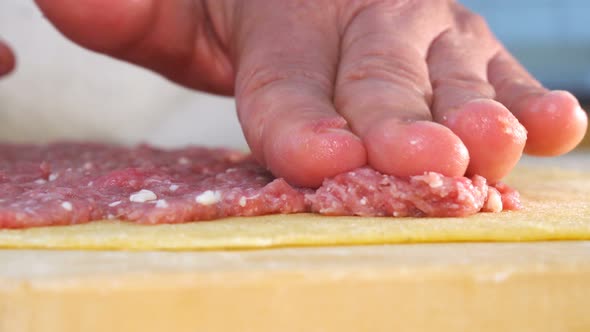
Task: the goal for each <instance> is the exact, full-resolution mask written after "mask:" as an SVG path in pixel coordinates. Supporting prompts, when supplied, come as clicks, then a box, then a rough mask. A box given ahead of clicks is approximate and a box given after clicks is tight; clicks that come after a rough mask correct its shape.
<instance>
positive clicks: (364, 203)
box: [360, 196, 367, 205]
mask: <svg viewBox="0 0 590 332" xmlns="http://www.w3.org/2000/svg"><path fill="white" fill-rule="evenodd" d="M360 203H361V205H367V198H366V197H364V196H363V198H361V200H360Z"/></svg>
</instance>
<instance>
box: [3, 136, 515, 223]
mask: <svg viewBox="0 0 590 332" xmlns="http://www.w3.org/2000/svg"><path fill="white" fill-rule="evenodd" d="M518 208H520V200H519V196H518V193H517V192H516V191H514V190H512V189H510V188H509V187H507V186H506V185H503V184H498V185H495V186H488V185H487V184H486V180H485V179H484V178H482V177H480V176H474V177H473V178H471V179H469V178H464V177H458V178H451V177H444V176H442V175H440V174H437V173H427V174H424V175H420V176H413V177H406V178H400V177H394V176H388V175H383V174H380V173H378V172H377V171H375V170H372V169H370V168H361V169H357V170H354V171H351V172H348V173H344V174H341V175H338V176H336V177H334V178H332V179H327V180H326V181H325V182H324V184H323V185H322V186H321V187H320V188H319V189H317V190H312V189H307V188H294V187H292V186H290V185H289V184H288V183H287V182H285V181H284V180H283V179H276V178H274V177H273V176H272V174H270V173H269V172H268V171H266V170H265V169H264V168H262V167H261V166H259V165H258V164H257V163H256V162H255V161H254V159H253V158H252V157H251V156H249V155H246V154H242V153H239V152H236V151H231V150H225V149H207V148H202V147H189V148H184V149H176V150H161V149H157V148H154V147H150V146H145V145H142V146H138V147H134V148H127V147H121V146H113V145H103V144H79V143H60V144H52V145H46V146H37V145H15V144H2V145H0V227H1V228H23V227H33V226H46V225H68V224H77V223H84V222H89V221H93V220H103V219H117V220H129V221H136V222H139V223H144V224H157V223H181V222H187V221H197V220H211V219H218V218H223V217H228V216H254V215H264V214H273V213H297V212H317V213H321V214H327V215H359V216H400V217H401V216H435V217H451V216H455V217H457V216H459V217H460V216H468V215H470V214H474V213H476V212H478V211H490V212H498V211H502V210H503V209H518Z"/></svg>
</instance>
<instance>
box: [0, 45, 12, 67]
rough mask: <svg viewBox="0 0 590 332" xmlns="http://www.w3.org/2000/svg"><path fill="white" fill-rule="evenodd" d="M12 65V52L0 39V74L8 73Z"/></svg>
mask: <svg viewBox="0 0 590 332" xmlns="http://www.w3.org/2000/svg"><path fill="white" fill-rule="evenodd" d="M14 66H15V59H14V54H13V53H12V51H11V50H10V48H9V47H8V46H7V45H6V44H4V43H2V42H1V41H0V76H4V75H6V74H8V73H10V72H11V71H12V70H13V69H14Z"/></svg>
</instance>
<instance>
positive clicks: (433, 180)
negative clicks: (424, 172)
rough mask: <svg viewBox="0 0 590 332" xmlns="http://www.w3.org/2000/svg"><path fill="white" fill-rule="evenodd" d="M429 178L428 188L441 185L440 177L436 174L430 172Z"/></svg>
mask: <svg viewBox="0 0 590 332" xmlns="http://www.w3.org/2000/svg"><path fill="white" fill-rule="evenodd" d="M429 175H430V178H429V179H428V186H430V188H440V187H442V185H443V181H442V177H441V176H440V175H438V174H434V173H430V174H429Z"/></svg>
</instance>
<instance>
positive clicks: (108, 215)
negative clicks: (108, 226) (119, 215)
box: [107, 213, 115, 220]
mask: <svg viewBox="0 0 590 332" xmlns="http://www.w3.org/2000/svg"><path fill="white" fill-rule="evenodd" d="M107 219H108V220H113V219H115V215H113V214H110V213H109V214H107Z"/></svg>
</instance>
